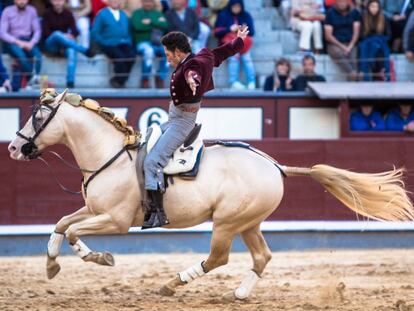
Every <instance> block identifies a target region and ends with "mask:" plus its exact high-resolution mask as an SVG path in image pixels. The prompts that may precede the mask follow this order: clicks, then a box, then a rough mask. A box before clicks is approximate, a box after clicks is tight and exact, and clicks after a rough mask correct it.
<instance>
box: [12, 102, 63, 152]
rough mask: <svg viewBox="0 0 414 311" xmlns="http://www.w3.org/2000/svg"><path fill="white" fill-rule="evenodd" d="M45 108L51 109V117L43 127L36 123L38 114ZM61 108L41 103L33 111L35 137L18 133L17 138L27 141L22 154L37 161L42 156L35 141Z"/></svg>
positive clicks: (22, 148)
mask: <svg viewBox="0 0 414 311" xmlns="http://www.w3.org/2000/svg"><path fill="white" fill-rule="evenodd" d="M43 107H45V108H47V109H49V110H50V114H49V117H48V118H47V119H46V121H45V122H44V123H43V124H42V125H41V126H38V124H37V121H36V114H37V112H38V111H39V110H41V109H42V108H43ZM59 107H60V104H58V105H56V107H53V106H51V105H49V104H47V103H41V104H38V105H36V106H34V109H33V111H32V126H33V129H34V131H35V133H34V135H33V136H32V137H27V136H25V135H23V134H22V133H21V132H20V131H17V132H16V135H17V136H19V137H21V138H23V139H24V140H26V141H27V143H25V144H24V145H23V146H22V147H21V152H22V154H23V155H24V156H26V157H27V158H29V159H36V158H37V157H38V156H39V155H40V152H39V148H38V147H37V146H36V144H35V140H36V138H37V137H38V136H39V135H40V134H41V133H42V132H43V130H44V129H45V128H46V126H47V125H48V124H49V123H50V121H52V119H53V118H54V116H55V115H56V113H57V111H58V109H59Z"/></svg>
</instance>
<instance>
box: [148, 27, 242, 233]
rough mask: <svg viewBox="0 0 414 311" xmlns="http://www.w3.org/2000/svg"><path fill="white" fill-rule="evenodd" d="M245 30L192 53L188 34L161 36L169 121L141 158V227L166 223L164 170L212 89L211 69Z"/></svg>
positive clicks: (233, 48)
mask: <svg viewBox="0 0 414 311" xmlns="http://www.w3.org/2000/svg"><path fill="white" fill-rule="evenodd" d="M248 33H249V30H248V27H247V26H244V27H242V26H239V30H238V32H237V37H236V38H235V39H234V40H233V41H231V42H229V43H227V44H224V45H222V46H220V47H218V48H216V49H213V50H209V49H207V48H204V49H201V51H200V52H199V53H197V54H192V53H191V45H190V43H189V41H188V37H187V36H186V35H185V34H184V33H182V32H170V33H168V34H166V35H165V36H164V37H163V38H162V40H161V42H162V44H163V46H164V51H165V55H166V56H167V60H168V62H169V63H170V64H171V65H172V66H173V67H175V71H174V72H173V73H172V76H171V84H170V94H171V102H170V108H169V114H168V122H166V123H164V124H162V125H161V130H162V132H163V134H162V136H161V137H160V139H159V140H158V142H157V143H156V144H155V146H154V148H153V149H152V150H151V151H150V152H149V154H148V155H147V157H146V158H145V161H144V175H145V189H146V190H147V191H148V197H149V198H150V204H149V208H150V210H149V212H147V214H146V215H145V218H144V224H143V226H142V229H147V228H155V227H160V226H163V225H166V224H168V223H169V221H168V219H167V217H166V216H165V213H164V211H163V204H162V203H163V202H162V194H163V192H164V191H165V186H164V174H163V169H164V167H165V166H166V165H167V163H168V161H169V159H170V158H171V156H172V154H173V153H174V151H175V150H176V149H177V148H179V147H180V146H181V145H182V144H183V143H184V140H185V138H186V137H187V136H188V134H189V133H190V132H191V130H192V129H193V128H194V126H195V121H196V117H197V112H198V110H199V109H200V104H201V99H202V96H203V95H204V93H206V92H208V91H210V90H212V89H214V83H213V78H212V73H213V68H214V67H218V66H220V64H221V63H222V62H223V61H224V60H226V59H227V58H229V57H231V56H233V55H235V54H237V53H239V52H240V51H241V50H242V49H243V47H244V41H243V40H244V39H245V38H246V36H247V34H248Z"/></svg>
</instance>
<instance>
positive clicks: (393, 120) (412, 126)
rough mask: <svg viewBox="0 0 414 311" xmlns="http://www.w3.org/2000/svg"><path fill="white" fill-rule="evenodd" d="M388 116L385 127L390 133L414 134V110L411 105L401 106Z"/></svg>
mask: <svg viewBox="0 0 414 311" xmlns="http://www.w3.org/2000/svg"><path fill="white" fill-rule="evenodd" d="M399 106H400V107H399V108H396V109H392V110H391V111H390V112H388V114H387V118H386V119H385V126H386V128H387V130H389V131H400V132H402V131H405V132H409V133H413V132H414V110H413V109H412V106H411V105H410V104H401V105H399Z"/></svg>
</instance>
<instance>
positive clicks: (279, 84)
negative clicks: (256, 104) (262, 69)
mask: <svg viewBox="0 0 414 311" xmlns="http://www.w3.org/2000/svg"><path fill="white" fill-rule="evenodd" d="M291 70H292V65H291V64H290V61H289V60H287V59H286V58H281V59H279V60H278V61H277V62H276V68H275V73H274V74H272V75H270V76H268V77H267V78H266V81H265V84H264V87H263V89H264V90H265V91H276V92H286V91H294V90H295V89H294V87H293V78H292V77H291V75H290V72H291Z"/></svg>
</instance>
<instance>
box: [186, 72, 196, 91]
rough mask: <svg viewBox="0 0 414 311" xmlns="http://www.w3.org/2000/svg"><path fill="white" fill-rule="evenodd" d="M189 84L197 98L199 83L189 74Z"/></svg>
mask: <svg viewBox="0 0 414 311" xmlns="http://www.w3.org/2000/svg"><path fill="white" fill-rule="evenodd" d="M187 84H188V86H189V87H190V89H191V91H192V92H193V96H195V94H196V92H197V87H198V83H197V81H196V80H194V78H193V76H192V75H191V74H189V75H188V77H187Z"/></svg>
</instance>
